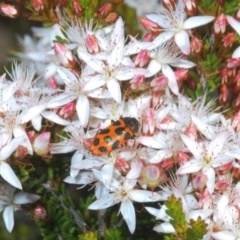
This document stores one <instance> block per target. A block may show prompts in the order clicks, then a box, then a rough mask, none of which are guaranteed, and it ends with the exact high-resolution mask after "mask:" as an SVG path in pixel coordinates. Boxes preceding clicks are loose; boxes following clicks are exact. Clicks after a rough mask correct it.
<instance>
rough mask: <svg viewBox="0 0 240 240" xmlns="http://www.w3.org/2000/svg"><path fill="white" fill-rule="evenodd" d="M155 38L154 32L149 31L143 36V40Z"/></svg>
mask: <svg viewBox="0 0 240 240" xmlns="http://www.w3.org/2000/svg"><path fill="white" fill-rule="evenodd" d="M153 39H154V36H153V34H152V33H147V34H146V35H145V36H144V37H143V42H152V41H153Z"/></svg>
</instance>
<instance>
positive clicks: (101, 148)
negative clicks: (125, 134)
mask: <svg viewBox="0 0 240 240" xmlns="http://www.w3.org/2000/svg"><path fill="white" fill-rule="evenodd" d="M98 151H99V152H107V148H106V147H100V148H98Z"/></svg>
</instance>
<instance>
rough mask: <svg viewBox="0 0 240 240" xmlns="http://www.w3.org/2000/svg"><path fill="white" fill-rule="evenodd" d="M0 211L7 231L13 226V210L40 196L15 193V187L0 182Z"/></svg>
mask: <svg viewBox="0 0 240 240" xmlns="http://www.w3.org/2000/svg"><path fill="white" fill-rule="evenodd" d="M0 184H1V185H0V211H3V210H4V211H3V219H4V222H5V225H6V228H7V230H8V231H9V232H11V231H12V229H13V226H14V216H13V215H14V211H16V210H18V209H20V205H21V204H26V203H32V202H35V201H37V200H38V199H39V198H40V196H38V195H36V194H30V193H15V191H16V188H14V187H12V186H11V185H9V184H8V183H3V182H2V183H0Z"/></svg>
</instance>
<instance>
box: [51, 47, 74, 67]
mask: <svg viewBox="0 0 240 240" xmlns="http://www.w3.org/2000/svg"><path fill="white" fill-rule="evenodd" d="M54 50H55V53H56V54H57V56H58V57H59V60H60V62H61V64H62V66H64V67H66V68H74V67H75V63H76V62H75V59H74V57H73V54H72V52H71V51H69V50H68V49H67V48H66V47H65V46H64V45H62V44H60V43H54Z"/></svg>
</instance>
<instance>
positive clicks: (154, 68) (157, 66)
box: [146, 59, 162, 77]
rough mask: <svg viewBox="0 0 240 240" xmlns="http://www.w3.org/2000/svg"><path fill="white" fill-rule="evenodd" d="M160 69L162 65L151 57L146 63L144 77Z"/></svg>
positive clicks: (150, 75)
mask: <svg viewBox="0 0 240 240" xmlns="http://www.w3.org/2000/svg"><path fill="white" fill-rule="evenodd" d="M161 69H162V65H161V64H160V63H159V62H158V61H157V60H155V59H152V60H151V61H150V63H149V64H148V67H147V70H148V71H149V72H148V73H147V74H146V77H152V76H153V75H155V74H156V73H158V72H159V71H160V70H161Z"/></svg>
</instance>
